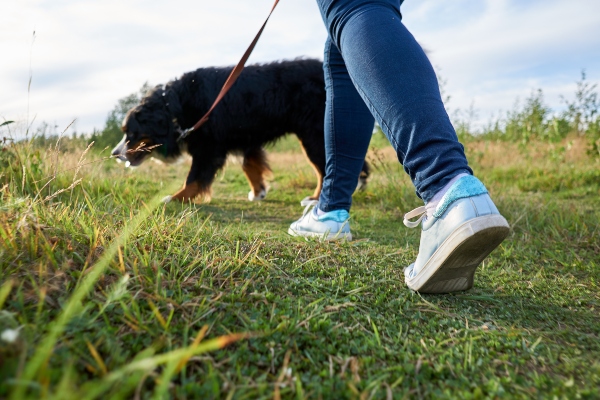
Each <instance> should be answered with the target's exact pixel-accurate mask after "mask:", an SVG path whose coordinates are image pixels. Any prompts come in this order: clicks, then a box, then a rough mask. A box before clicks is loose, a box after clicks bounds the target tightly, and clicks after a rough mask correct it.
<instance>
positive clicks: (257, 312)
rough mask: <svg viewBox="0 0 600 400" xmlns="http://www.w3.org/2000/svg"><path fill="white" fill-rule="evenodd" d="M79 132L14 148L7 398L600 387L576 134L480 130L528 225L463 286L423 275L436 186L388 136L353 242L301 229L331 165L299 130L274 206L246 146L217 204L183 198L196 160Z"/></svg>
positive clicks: (0, 262) (587, 211)
mask: <svg viewBox="0 0 600 400" xmlns="http://www.w3.org/2000/svg"><path fill="white" fill-rule="evenodd" d="M66 147H67V146H66V144H63V145H62V146H59V148H58V149H56V148H52V149H40V148H35V147H32V146H29V145H27V144H19V145H8V144H6V145H5V146H4V148H3V149H1V150H2V152H1V155H0V162H1V163H2V164H1V166H0V168H1V169H0V196H1V197H0V333H2V338H1V339H0V398H13V399H22V398H36V399H37V398H57V399H71V398H73V399H78V400H80V399H88V398H90V399H91V398H102V399H108V398H111V399H112V398H135V399H145V398H179V399H184V398H188V399H192V398H228V399H229V398H235V399H255V398H269V399H270V398H275V399H278V398H324V399H325V398H336V399H337V398H361V399H370V398H374V399H379V398H381V399H392V398H394V399H396V398H399V399H401V398H419V399H421V398H422V399H426V398H436V399H437V398H457V399H471V398H472V399H479V398H565V399H573V398H600V389H599V388H600V361H599V360H600V291H599V289H600V287H599V286H600V233H599V229H600V228H599V225H600V224H599V223H600V207H599V205H600V200H598V199H599V195H600V168H599V167H600V164H599V163H598V162H597V161H593V160H592V159H591V158H589V157H588V156H587V155H586V151H585V143H584V141H582V140H581V139H579V138H577V137H571V138H569V139H567V140H565V141H563V142H561V143H556V144H547V143H542V142H535V141H534V142H530V143H529V144H528V147H527V148H526V149H524V148H523V147H522V146H518V145H516V144H511V143H506V142H504V143H502V142H494V141H477V140H471V141H468V142H467V143H466V148H467V153H468V156H469V159H470V162H471V164H472V166H473V169H474V170H475V172H476V174H477V175H478V176H479V177H480V178H481V179H482V180H483V181H484V182H485V183H486V185H487V186H488V188H489V190H490V192H491V194H492V196H493V198H494V200H495V201H496V204H497V206H498V208H499V209H500V210H501V212H502V213H503V214H504V215H505V217H506V218H507V219H508V221H509V223H510V224H511V227H512V229H511V233H510V236H509V237H508V239H507V240H506V241H505V242H504V243H503V245H502V246H501V247H500V248H498V249H497V250H495V251H494V252H493V253H492V255H491V256H490V257H489V258H488V259H486V261H485V262H484V264H483V265H482V266H481V267H480V269H479V270H478V271H479V273H478V275H477V276H476V281H475V287H474V288H473V289H472V290H470V291H468V292H464V293H457V294H452V295H419V294H417V293H414V292H411V291H410V290H408V289H407V288H406V287H405V285H404V282H403V273H402V270H403V267H404V266H406V265H407V264H409V263H411V262H412V261H413V260H414V259H415V257H416V255H417V248H418V240H419V234H420V233H419V230H418V229H414V230H411V229H407V228H405V227H404V226H403V224H402V216H403V214H404V213H405V212H407V211H410V210H411V209H413V208H414V207H417V206H419V205H420V204H419V202H418V199H417V198H416V196H415V195H414V190H413V188H412V185H411V184H410V181H409V180H408V179H407V177H406V176H405V174H404V172H403V171H402V169H401V167H400V166H399V165H398V163H397V161H395V156H394V155H393V152H392V151H391V149H390V148H389V147H387V146H386V145H385V142H384V140H382V139H381V138H379V137H376V138H375V139H374V141H373V147H372V149H371V151H370V153H369V158H370V159H371V160H372V162H373V165H374V170H373V173H372V178H371V180H370V184H369V186H368V188H367V190H366V191H363V192H360V193H357V194H355V196H354V205H353V209H352V213H351V216H352V219H351V224H352V230H353V234H354V236H355V238H354V240H353V241H352V242H344V243H319V242H317V241H305V240H303V239H299V238H293V237H290V236H288V235H287V233H286V232H287V228H288V226H289V224H290V223H291V222H292V221H293V220H294V219H296V218H298V217H299V216H300V215H301V213H302V210H303V208H302V207H301V206H300V200H301V199H302V198H303V197H305V196H307V195H309V194H311V193H312V190H313V188H314V184H315V178H314V175H313V172H312V170H311V168H310V166H309V165H308V164H307V163H306V162H305V160H304V158H303V156H302V155H301V153H300V151H299V149H298V146H297V145H296V143H295V141H294V140H293V139H290V140H285V141H282V142H280V143H278V144H277V145H276V146H275V147H274V148H273V149H271V155H270V160H271V164H272V167H273V171H274V180H273V182H272V183H271V191H270V193H269V195H268V198H267V199H266V200H265V201H263V202H261V203H251V202H248V201H247V200H246V196H247V192H248V187H247V184H246V181H245V178H244V177H243V174H242V172H241V167H240V166H239V165H236V164H235V163H233V162H232V163H229V164H228V166H227V167H226V168H225V169H224V170H223V171H222V172H221V173H219V175H218V177H217V179H216V182H215V185H214V187H213V189H214V193H213V198H212V202H211V203H209V204H201V203H200V204H192V205H180V204H168V205H166V206H165V205H162V204H160V202H159V200H160V199H161V198H162V197H163V196H165V195H167V194H169V193H171V192H173V191H174V190H176V189H177V188H178V187H179V186H180V185H181V184H182V183H183V180H184V177H185V174H186V169H187V168H188V165H189V164H188V162H184V163H182V164H180V165H174V166H164V165H158V164H155V163H151V162H148V163H147V164H145V165H143V166H142V167H140V168H138V169H136V170H125V169H124V168H123V167H122V165H118V164H117V163H115V162H114V161H112V160H106V161H100V162H94V163H89V162H90V161H92V160H95V159H98V158H99V157H101V156H100V155H99V153H94V152H92V151H89V152H85V151H84V149H78V148H75V149H66ZM105 153H106V152H105Z"/></svg>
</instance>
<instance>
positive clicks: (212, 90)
mask: <svg viewBox="0 0 600 400" xmlns="http://www.w3.org/2000/svg"><path fill="white" fill-rule="evenodd" d="M230 71H231V68H218V67H211V68H200V69H197V70H196V71H193V72H188V73H185V74H183V75H182V76H181V78H179V79H175V80H172V81H170V82H168V83H167V84H166V85H164V86H163V85H158V86H156V87H155V88H154V89H152V90H151V91H150V92H149V93H148V94H146V95H145V96H144V97H143V98H142V100H141V102H140V104H139V105H138V106H136V107H134V108H132V109H131V110H129V111H128V112H127V114H126V116H125V118H124V120H123V124H122V130H123V132H124V133H125V135H124V137H123V140H122V141H121V142H120V143H119V144H118V145H117V146H116V147H115V148H114V149H113V151H112V155H113V156H114V157H115V158H117V159H118V160H121V161H126V162H128V164H129V165H130V166H137V165H140V164H141V163H142V162H143V161H144V160H146V159H147V158H149V157H155V158H158V159H159V160H161V161H165V162H173V161H175V160H176V159H177V158H179V157H180V156H181V155H182V154H183V153H188V154H189V155H191V157H192V165H191V168H190V171H189V173H188V176H187V179H186V181H185V184H184V186H183V188H182V189H181V190H179V191H178V192H177V193H175V194H173V195H172V196H167V197H166V198H165V201H170V200H177V201H181V202H187V201H193V200H194V199H195V198H197V197H202V198H203V199H204V200H205V201H209V200H210V197H211V194H212V191H211V185H212V182H213V180H214V178H215V175H216V173H217V171H218V170H220V169H221V168H222V167H223V166H224V164H225V161H226V160H227V156H228V155H229V154H239V155H242V156H243V162H242V169H243V171H244V173H245V175H246V178H247V180H248V183H249V184H250V189H251V190H250V193H248V199H249V200H251V201H257V200H262V199H264V198H265V197H266V195H267V190H268V187H267V183H266V181H265V178H266V177H268V176H270V175H271V168H270V167H269V164H268V162H267V156H266V153H265V150H264V146H265V145H266V144H268V143H272V142H274V141H276V140H277V139H279V138H281V137H283V136H285V135H286V134H288V133H294V134H295V135H296V136H297V138H298V139H299V141H300V143H301V145H302V149H303V151H304V153H305V155H306V157H307V158H308V160H309V162H310V164H311V165H312V167H313V169H314V170H315V173H316V175H317V186H316V188H315V190H314V193H313V194H312V195H311V196H308V197H307V198H305V200H306V199H310V200H317V199H318V198H319V194H320V192H321V187H322V184H323V177H324V175H325V141H324V130H323V125H324V113H325V82H324V75H323V63H322V62H321V61H319V60H313V59H296V60H292V61H279V62H273V63H268V64H261V65H250V66H247V67H246V68H245V69H244V70H243V71H242V73H241V75H240V76H239V78H238V80H237V81H236V83H235V84H234V85H233V87H232V88H231V90H230V91H229V92H228V93H227V95H226V96H225V97H224V98H223V99H222V101H221V102H220V103H219V104H218V105H217V106H216V108H215V109H214V110H213V113H212V114H211V116H210V118H209V120H208V121H207V122H206V123H205V124H204V125H202V126H201V127H200V128H199V129H198V130H197V131H195V132H192V133H191V134H190V135H189V136H187V137H185V138H182V132H183V130H184V129H186V128H189V127H191V126H193V125H194V124H195V123H196V122H197V121H198V119H199V118H200V117H201V116H202V115H203V114H204V113H205V112H206V111H207V110H208V109H209V107H210V106H211V104H212V102H213V100H214V99H215V98H216V96H217V94H218V93H219V91H220V89H221V87H222V86H223V83H224V82H225V80H226V79H227V77H228V75H229V73H230ZM368 176H369V165H368V163H367V162H366V161H365V163H364V165H363V168H362V171H361V174H360V178H359V182H358V186H357V187H358V188H362V187H364V186H365V185H366V183H367V178H368Z"/></svg>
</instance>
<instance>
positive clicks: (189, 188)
mask: <svg viewBox="0 0 600 400" xmlns="http://www.w3.org/2000/svg"><path fill="white" fill-rule="evenodd" d="M198 196H202V198H203V200H204V201H205V202H208V201H210V188H208V189H204V190H203V189H202V188H201V187H200V185H199V184H198V183H197V182H193V183H190V184H189V185H188V184H186V185H184V186H183V188H182V189H181V190H180V191H178V192H177V193H175V194H174V195H173V196H172V200H177V201H181V202H187V201H193V200H194V199H195V198H196V197H198Z"/></svg>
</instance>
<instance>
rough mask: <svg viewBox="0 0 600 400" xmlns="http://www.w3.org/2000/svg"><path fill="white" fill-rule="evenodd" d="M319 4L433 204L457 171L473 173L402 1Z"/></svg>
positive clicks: (324, 0) (370, 103)
mask: <svg viewBox="0 0 600 400" xmlns="http://www.w3.org/2000/svg"><path fill="white" fill-rule="evenodd" d="M317 3H318V5H319V8H320V10H321V14H322V17H323V20H324V22H325V26H326V28H327V31H328V33H329V37H330V38H331V40H332V41H333V44H334V45H335V46H336V47H337V49H339V51H340V53H341V55H342V57H343V60H344V63H345V66H346V68H347V71H348V74H349V76H350V78H351V79H352V82H353V83H354V86H355V87H356V89H357V91H358V93H359V95H360V96H361V98H362V99H363V101H364V102H365V103H366V105H367V107H368V108H369V110H370V111H371V113H372V114H373V115H374V117H375V119H376V120H377V122H378V123H379V125H380V126H381V128H382V130H383V132H384V133H385V134H386V136H387V137H388V139H389V140H390V143H391V144H392V146H393V147H394V149H395V150H396V154H397V156H398V160H399V161H400V162H401V163H402V165H403V166H404V170H405V171H406V172H407V173H408V174H409V176H410V178H411V180H412V181H413V183H414V185H415V188H416V193H417V195H418V196H419V197H421V198H422V199H423V200H424V201H425V202H427V201H429V200H430V199H431V198H432V197H433V195H434V194H435V193H436V192H438V191H439V190H440V189H441V188H443V187H444V186H445V184H446V183H447V182H448V181H449V180H450V179H452V178H453V177H454V176H456V175H458V174H459V173H463V172H464V173H469V174H472V170H471V168H469V165H468V163H467V159H466V157H465V154H464V148H463V146H462V145H461V144H460V143H459V141H458V138H457V136H456V132H455V131H454V128H453V127H452V124H451V123H450V119H449V118H448V114H447V113H446V110H445V109H444V105H443V103H442V100H441V96H440V91H439V87H438V82H437V79H436V75H435V72H434V70H433V67H432V66H431V63H430V62H429V60H428V59H427V56H426V55H425V53H424V51H423V49H422V48H421V46H420V45H419V44H418V43H417V42H416V40H415V39H414V37H413V36H412V35H411V34H410V32H409V31H408V30H407V29H406V28H405V27H404V25H403V24H402V21H401V19H402V16H401V14H400V3H401V1H400V0H317ZM333 78H334V79H335V76H333ZM325 128H326V129H327V127H325ZM337 134H347V133H345V132H337ZM348 140H351V139H348ZM358 141H359V142H360V143H362V140H358ZM367 146H368V145H367ZM365 150H366V149H365ZM328 152H329V150H328ZM330 157H332V158H334V159H335V158H336V157H335V154H333V155H329V154H328V160H329V158H330ZM339 179H340V178H339V177H337V180H338V181H339ZM352 179H354V176H353V177H352ZM324 211H325V210H324Z"/></svg>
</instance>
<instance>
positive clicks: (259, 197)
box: [248, 189, 267, 201]
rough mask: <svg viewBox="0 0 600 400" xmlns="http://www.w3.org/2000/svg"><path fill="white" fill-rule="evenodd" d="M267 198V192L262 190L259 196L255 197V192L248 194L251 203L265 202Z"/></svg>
mask: <svg viewBox="0 0 600 400" xmlns="http://www.w3.org/2000/svg"><path fill="white" fill-rule="evenodd" d="M265 197H267V191H266V190H265V189H262V190H261V191H260V193H259V194H258V195H255V194H254V191H253V190H251V191H250V192H248V200H250V201H261V200H264V198H265Z"/></svg>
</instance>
